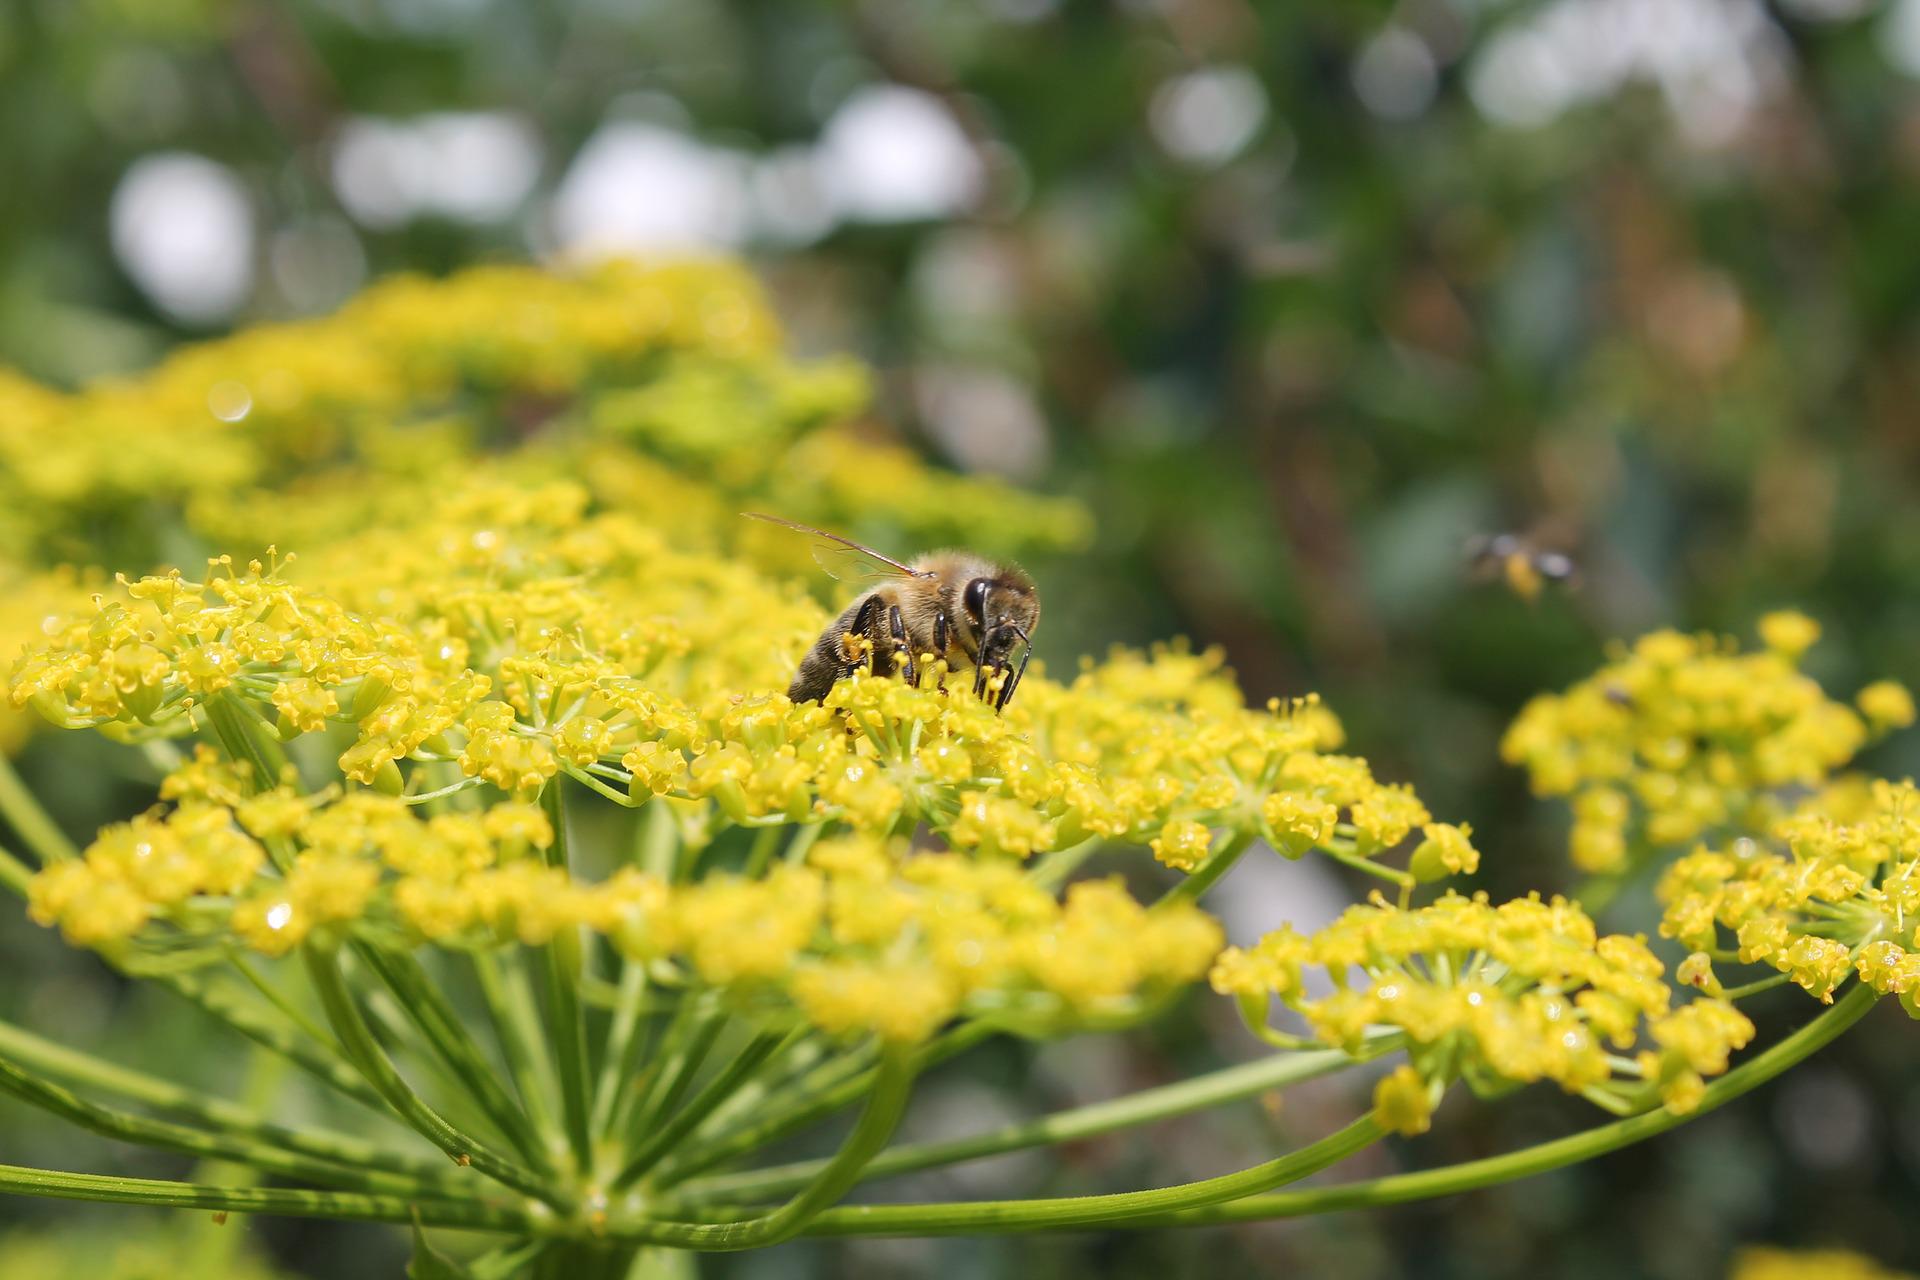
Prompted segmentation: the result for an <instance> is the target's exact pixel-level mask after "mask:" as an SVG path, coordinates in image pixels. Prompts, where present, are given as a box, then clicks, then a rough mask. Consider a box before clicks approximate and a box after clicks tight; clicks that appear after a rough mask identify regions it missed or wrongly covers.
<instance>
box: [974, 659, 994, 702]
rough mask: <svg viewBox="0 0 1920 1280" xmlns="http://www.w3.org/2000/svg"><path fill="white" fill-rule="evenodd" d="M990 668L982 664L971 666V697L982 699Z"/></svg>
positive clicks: (984, 694)
mask: <svg viewBox="0 0 1920 1280" xmlns="http://www.w3.org/2000/svg"><path fill="white" fill-rule="evenodd" d="M989 670H990V668H989V667H988V666H987V665H986V664H985V663H983V662H976V663H974V664H973V696H974V697H976V698H983V697H985V696H986V693H987V672H988V671H989Z"/></svg>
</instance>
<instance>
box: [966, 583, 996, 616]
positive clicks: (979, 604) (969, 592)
mask: <svg viewBox="0 0 1920 1280" xmlns="http://www.w3.org/2000/svg"><path fill="white" fill-rule="evenodd" d="M992 585H993V584H992V583H991V582H989V581H988V580H987V579H985V578H975V579H974V580H973V581H972V582H969V583H968V584H967V589H966V590H965V591H963V592H962V593H961V594H960V603H961V604H963V605H965V606H966V609H967V616H968V617H969V618H972V619H973V620H974V621H975V622H982V621H984V620H985V618H986V612H987V588H988V587H990V586H992Z"/></svg>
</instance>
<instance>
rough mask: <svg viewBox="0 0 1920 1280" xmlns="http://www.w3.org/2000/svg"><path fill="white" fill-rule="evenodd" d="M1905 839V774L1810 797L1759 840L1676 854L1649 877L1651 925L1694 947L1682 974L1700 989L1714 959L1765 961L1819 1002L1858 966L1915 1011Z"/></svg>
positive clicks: (1913, 888)
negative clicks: (1659, 914) (1656, 902)
mask: <svg viewBox="0 0 1920 1280" xmlns="http://www.w3.org/2000/svg"><path fill="white" fill-rule="evenodd" d="M1848 790H1849V791H1851V788H1849V789H1848ZM1917 837H1920V790H1916V789H1915V787H1914V785H1913V784H1912V783H1911V782H1901V783H1891V782H1884V781H1875V782H1873V783H1871V784H1870V785H1869V786H1868V788H1867V794H1866V796H1865V797H1864V799H1863V798H1861V797H1859V796H1854V795H1851V794H1839V795H1834V794H1821V795H1817V796H1815V797H1813V798H1811V799H1810V800H1809V801H1807V802H1806V803H1804V804H1803V805H1802V806H1801V807H1800V809H1799V811H1797V812H1796V813H1794V814H1793V815H1791V816H1789V817H1786V818H1784V819H1781V820H1780V821H1779V822H1777V823H1776V824H1775V826H1774V829H1773V831H1772V832H1771V833H1770V838H1768V839H1763V840H1756V839H1751V838H1742V839H1740V840H1737V841H1734V842H1732V843H1731V844H1729V845H1727V846H1725V847H1724V848H1717V849H1716V848H1707V847H1702V848H1699V849H1697V850H1695V851H1694V852H1693V853H1690V854H1688V855H1686V856H1685V857H1682V858H1680V859H1679V860H1678V861H1676V862H1675V863H1674V864H1673V866H1672V867H1670V868H1668V870H1667V872H1666V874H1665V875H1664V876H1663V877H1662V879H1661V882H1660V887H1659V897H1660V900H1661V902H1662V904H1663V905H1664V908H1665V917H1664V919H1663V922H1662V924H1661V931H1662V932H1663V933H1665V934H1667V935H1668V936H1670V937H1673V938H1677V939H1678V940H1679V941H1680V942H1681V943H1683V944H1684V945H1686V946H1688V947H1691V948H1692V949H1693V950H1694V952H1695V954H1694V955H1693V956H1692V957H1690V959H1689V961H1688V964H1687V966H1686V971H1685V976H1686V978H1687V980H1688V981H1691V982H1693V983H1694V984H1695V985H1697V986H1700V987H1702V988H1703V989H1706V990H1713V989H1715V988H1716V987H1718V985H1719V980H1718V978H1717V977H1716V976H1715V975H1714V972H1713V969H1712V961H1713V960H1714V959H1715V958H1721V959H1724V960H1731V961H1737V962H1739V963H1742V964H1761V965H1766V966H1768V967H1769V968H1772V969H1774V970H1777V971H1778V972H1780V973H1782V974H1785V975H1787V976H1788V977H1789V978H1790V979H1791V980H1792V981H1793V982H1794V983H1796V984H1797V985H1799V986H1800V987H1802V988H1804V989H1805V990H1806V991H1807V992H1808V993H1809V994H1811V995H1813V996H1816V997H1818V998H1819V999H1821V1000H1824V1001H1831V1000H1832V999H1833V992H1834V989H1835V988H1836V987H1837V986H1839V985H1840V984H1841V983H1842V982H1844V981H1845V980H1846V979H1847V978H1848V977H1849V976H1852V975H1854V974H1858V975H1859V977H1860V979H1861V980H1862V981H1864V982H1865V983H1867V984H1868V985H1869V986H1871V987H1872V988H1873V989H1874V990H1876V991H1878V992H1880V993H1881V994H1882V995H1897V996H1899V997H1900V1000H1901V1003H1902V1004H1903V1005H1905V1006H1906V1008H1907V1010H1908V1012H1910V1013H1914V1014H1915V1015H1916V1016H1920V1003H1916V989H1917V988H1920V948H1916V946H1915V940H1914V929H1915V926H1916V924H1920V839H1917ZM1728 944H1731V945H1730V946H1729V945H1728Z"/></svg>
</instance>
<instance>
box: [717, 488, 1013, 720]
mask: <svg viewBox="0 0 1920 1280" xmlns="http://www.w3.org/2000/svg"><path fill="white" fill-rule="evenodd" d="M743 514H745V515H746V516H747V518H749V519H752V520H765V521H767V522H769V523H770V524H777V525H781V526H784V527H785V528H788V529H793V530H795V531H797V532H799V533H804V534H806V535H807V536H808V537H810V538H812V539H814V558H815V559H816V560H818V561H819V562H820V565H821V567H822V568H824V569H825V570H826V571H827V572H828V573H829V574H832V575H833V576H834V577H836V578H837V577H840V576H842V575H843V574H844V573H846V572H847V571H848V570H849V569H851V570H852V571H853V572H855V573H857V574H860V575H863V576H868V577H872V578H874V579H876V582H875V585H873V586H872V587H870V588H868V589H867V590H866V591H864V592H862V593H861V594H860V595H859V596H858V597H857V598H856V599H855V600H854V601H853V603H851V604H849V605H848V606H847V607H846V608H845V609H844V610H842V611H841V613H840V616H839V617H837V618H835V619H834V620H833V622H832V623H831V624H829V625H828V627H827V629H826V630H825V631H823V632H821V633H820V638H819V639H818V640H816V641H814V643H813V647H812V648H811V649H809V650H807V655H806V657H804V658H802V659H801V660H800V669H799V671H798V672H796V673H795V674H794V677H793V683H792V685H790V686H789V687H788V689H787V696H788V697H790V698H792V699H793V700H794V701H795V702H810V701H817V700H819V699H821V698H824V697H825V696H826V695H827V691H828V690H829V689H831V688H833V686H834V683H835V682H836V681H838V680H843V679H845V678H846V677H847V676H850V675H852V674H853V673H854V671H855V670H857V669H858V668H859V667H861V666H862V665H865V666H866V667H867V669H868V670H870V671H876V672H881V673H886V672H889V671H891V672H893V673H895V674H898V675H899V676H900V677H901V678H903V679H905V680H906V682H907V683H908V684H911V685H914V686H916V687H917V686H918V685H919V684H920V677H921V674H922V671H921V667H922V665H923V663H925V661H926V660H927V659H928V658H929V657H931V658H932V659H934V660H944V661H945V662H946V664H947V669H948V670H951V671H959V670H964V669H966V668H968V667H971V668H973V691H974V693H975V695H977V696H981V697H984V696H987V694H988V682H989V680H990V678H991V677H992V676H993V675H994V673H996V672H997V673H999V674H1000V675H1001V676H1002V677H1003V680H1002V683H1001V685H1000V688H999V692H998V693H997V694H996V695H995V696H994V707H995V709H996V710H999V709H1004V708H1005V707H1006V705H1007V704H1008V703H1009V702H1011V701H1012V700H1013V691H1014V690H1015V689H1016V688H1018V687H1019V685H1020V677H1021V676H1023V675H1025V674H1026V670H1027V660H1028V659H1029V658H1030V657H1031V656H1032V638H1033V632H1034V629H1035V628H1036V627H1038V626H1039V625H1040V593H1039V592H1038V591H1037V590H1036V589H1035V587H1034V585H1033V579H1032V578H1030V577H1028V576H1027V575H1026V573H1025V572H1024V571H1023V570H1021V569H1020V568H1018V567H1017V566H1015V565H1010V564H1000V563H998V562H996V561H993V560H989V559H987V558H986V557H984V556H978V555H975V554H974V553H972V552H971V551H934V552H930V553H928V554H926V555H923V556H920V557H918V558H916V559H914V560H913V561H911V562H903V561H900V560H895V559H894V558H893V557H891V556H885V555H882V554H880V553H879V552H878V551H875V550H874V549H873V548H871V547H865V546H862V545H861V544H859V543H857V542H854V541H852V540H851V539H849V538H843V537H841V536H840V535H839V534H835V533H828V532H826V531H825V530H823V529H815V528H813V527H812V526H810V525H804V524H798V523H796V522H794V521H792V520H784V519H782V518H780V517H779V516H769V515H761V514H760V513H758V512H753V511H749V512H745V513H743ZM1015 650H1019V651H1020V665H1019V666H1018V667H1017V668H1016V667H1014V666H1013V665H1012V662H1013V655H1014V652H1015Z"/></svg>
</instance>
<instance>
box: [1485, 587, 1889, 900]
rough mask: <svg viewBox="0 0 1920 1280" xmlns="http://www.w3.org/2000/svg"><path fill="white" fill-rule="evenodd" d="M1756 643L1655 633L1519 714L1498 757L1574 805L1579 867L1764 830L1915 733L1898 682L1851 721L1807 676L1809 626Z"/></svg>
mask: <svg viewBox="0 0 1920 1280" xmlns="http://www.w3.org/2000/svg"><path fill="white" fill-rule="evenodd" d="M1760 633H1761V639H1762V640H1763V642H1764V644H1765V648H1764V649H1762V650H1761V651H1758V652H1745V653H1743V652H1741V651H1740V649H1739V647H1738V646H1737V645H1736V644H1735V643H1734V642H1732V641H1730V640H1723V639H1719V638H1716V637H1712V636H1691V635H1683V634H1681V633H1679V632H1675V631H1658V632H1654V633H1653V634H1651V635H1647V636H1643V637H1642V638H1641V639H1640V640H1639V641H1637V642H1636V643H1635V644H1634V645H1633V646H1632V648H1631V649H1625V650H1622V651H1620V652H1618V653H1617V654H1615V656H1614V658H1613V660H1612V661H1610V662H1609V663H1608V664H1607V665H1606V666H1604V667H1602V668H1601V669H1600V670H1599V671H1598V672H1596V673H1595V674H1594V675H1592V676H1590V677H1589V678H1587V679H1585V680H1583V681H1581V682H1580V683H1579V684H1577V685H1574V686H1573V687H1572V688H1570V689H1568V690H1567V691H1566V692H1564V693H1560V694H1547V695H1542V696H1540V697H1537V698H1535V699H1533V700H1532V701H1531V702H1529V703H1528V704H1527V706H1526V707H1525V709H1524V710H1522V712H1521V713H1520V715H1519V717H1518V718H1516V719H1515V721H1514V723H1513V725H1512V727H1511V728H1510V729H1509V730H1508V731H1507V735H1506V737H1505V739H1504V740H1503V741H1502V743H1501V753H1502V755H1503V756H1504V757H1505V758H1506V759H1507V761H1508V762H1509V763H1512V764H1518V765H1522V766H1524V767H1525V768H1526V770H1527V772H1528V775H1529V777H1530V779H1531V780H1532V784H1533V789H1534V791H1535V792H1536V793H1538V794H1541V795H1564V796H1567V797H1569V803H1570V804H1571V805H1572V808H1573V814H1574V825H1573V832H1572V837H1571V854H1572V858H1573V861H1574V863H1575V865H1577V866H1579V867H1580V868H1582V869H1583V870H1586V871H1593V872H1615V871H1620V870H1622V869H1624V868H1625V867H1627V866H1628V865H1629V864H1630V862H1631V861H1632V860H1633V857H1634V855H1635V851H1636V850H1645V849H1650V848H1660V847H1668V846H1673V845H1680V844H1685V843H1687V842H1689V841H1692V840H1696V839H1699V838H1701V837H1703V836H1710V835H1713V834H1716V833H1724V832H1726V831H1728V830H1736V831H1744V832H1758V831H1765V830H1766V829H1767V828H1768V827H1769V826H1770V825H1771V823H1772V822H1773V821H1774V820H1775V819H1776V818H1777V817H1779V816H1780V814H1781V813H1782V811H1783V807H1784V805H1785V804H1786V802H1785V801H1784V800H1783V799H1782V790H1783V789H1784V788H1787V787H1791V786H1798V787H1817V786H1820V785H1821V784H1823V783H1824V782H1826V781H1827V779H1828V778H1829V777H1830V776H1831V775H1832V774H1833V773H1834V772H1835V771H1836V770H1838V769H1840V768H1841V767H1842V766H1844V765H1845V764H1846V763H1847V762H1848V761H1850V760H1851V759H1853V757H1854V755H1855V754H1856V753H1858V752H1859V750H1860V749H1861V747H1862V746H1864V745H1865V744H1866V743H1867V742H1868V741H1869V740H1870V738H1871V737H1872V736H1873V735H1874V734H1877V733H1884V732H1886V731H1887V730H1890V729H1894V728H1901V727H1904V726H1906V725H1908V724H1911V723H1912V722H1913V719H1914V706H1913V700H1912V698H1911V697H1910V696H1909V695H1908V694H1907V691H1906V690H1905V689H1904V688H1902V687H1901V686H1899V685H1897V684H1894V683H1892V682H1890V681H1883V682H1880V683H1878V684H1874V685H1870V686H1869V687H1868V688H1866V689H1864V690H1862V691H1861V694H1860V696H1859V699H1858V710H1856V709H1854V708H1853V707H1849V706H1847V705H1845V704H1843V703H1839V702H1835V701H1833V700H1831V699H1829V698H1828V697H1827V695H1826V694H1825V693H1824V692H1823V691H1822V690H1821V688H1820V686H1819V685H1818V684H1817V683H1816V682H1815V681H1814V680H1813V679H1812V678H1811V677H1809V676H1806V675H1804V674H1802V673H1801V672H1800V670H1799V668H1798V663H1799V659H1800V656H1801V655H1802V654H1803V653H1804V652H1805V651H1806V650H1807V649H1808V648H1810V647H1811V646H1812V645H1813V643H1814V642H1815V641H1816V640H1817V639H1818V637H1819V634H1820V629H1819V626H1818V625H1817V624H1816V623H1815V622H1813V620H1812V619H1810V618H1807V617H1805V616H1803V615H1801V614H1797V613H1776V614H1770V615H1768V616H1767V617H1766V618H1764V619H1762V621H1761V624H1760Z"/></svg>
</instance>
